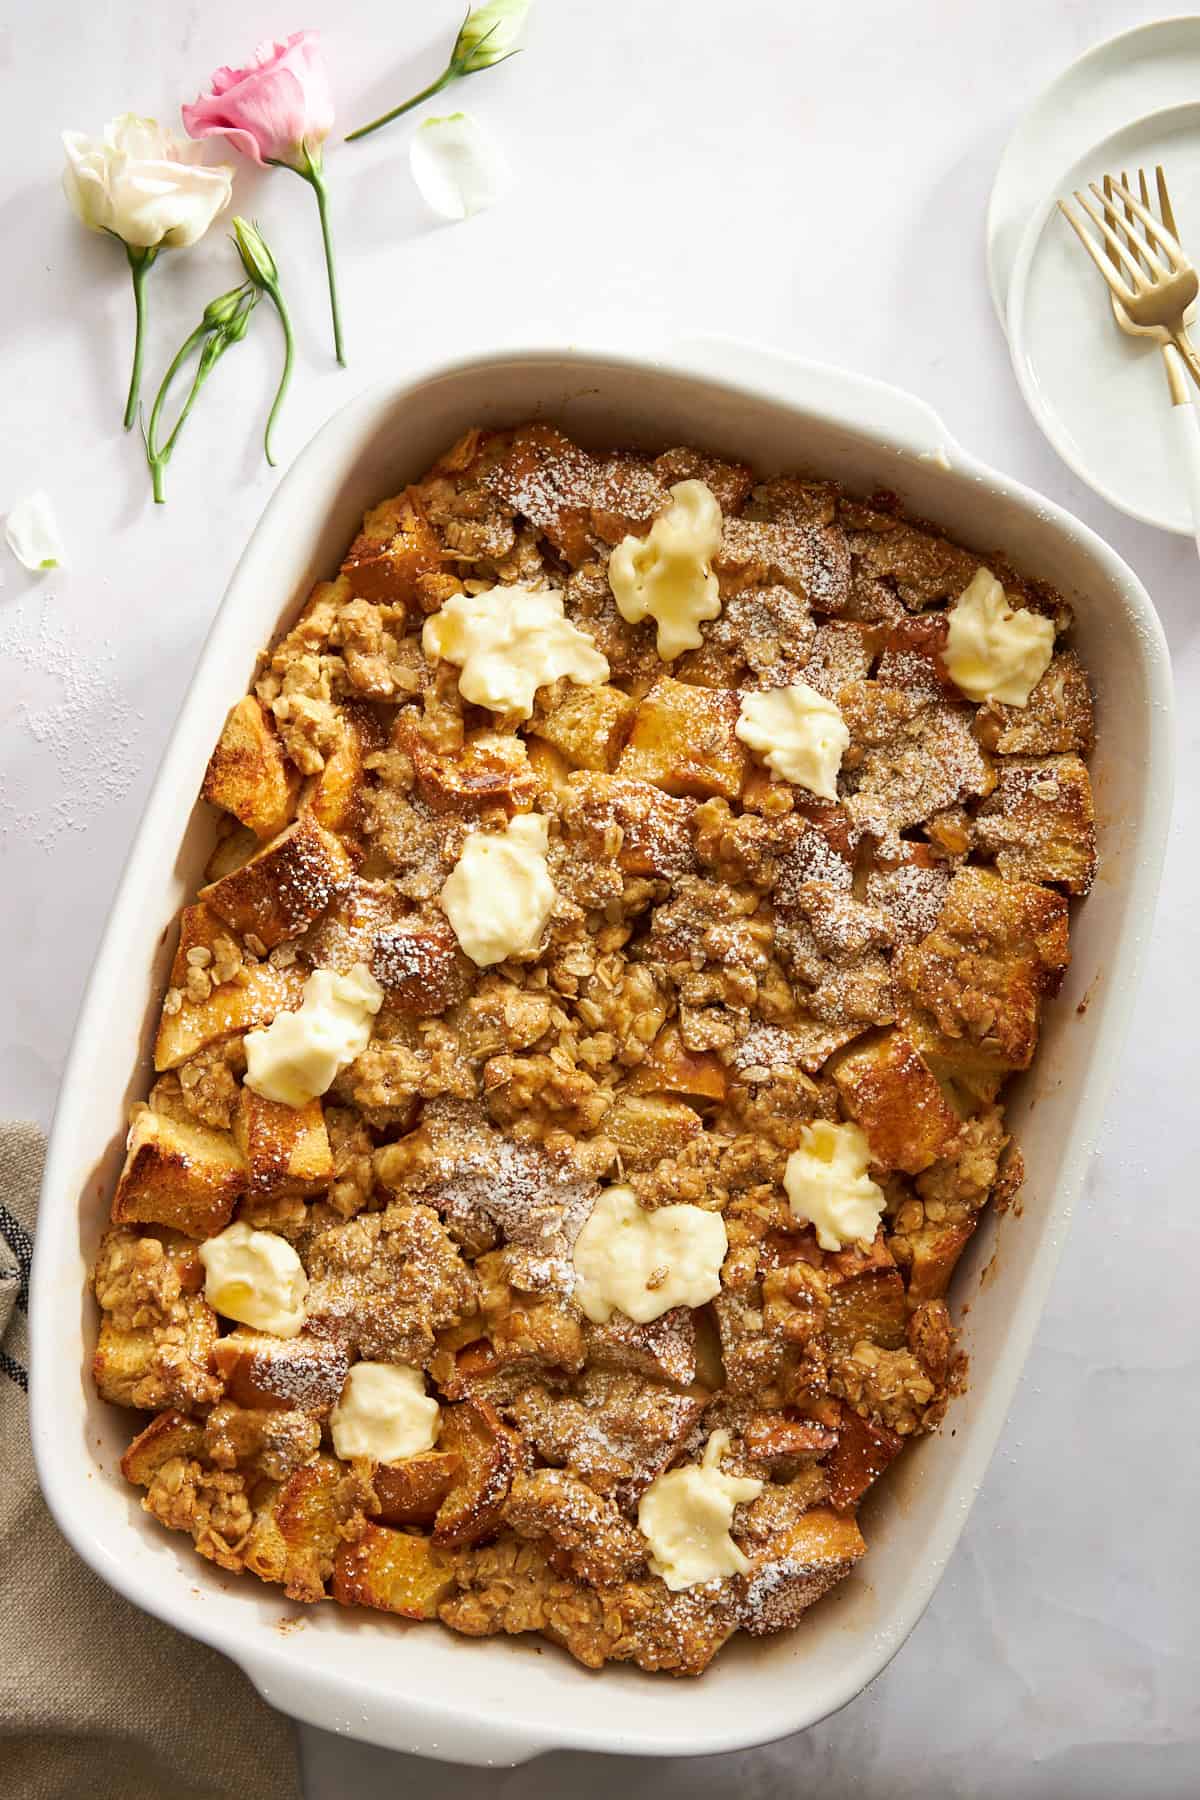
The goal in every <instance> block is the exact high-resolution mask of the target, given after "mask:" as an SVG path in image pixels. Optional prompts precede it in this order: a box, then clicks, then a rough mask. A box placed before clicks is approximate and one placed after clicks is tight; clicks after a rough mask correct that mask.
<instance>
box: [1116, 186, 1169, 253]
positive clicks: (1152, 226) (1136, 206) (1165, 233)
mask: <svg viewBox="0 0 1200 1800" xmlns="http://www.w3.org/2000/svg"><path fill="white" fill-rule="evenodd" d="M1113 187H1114V188H1115V189H1116V191H1117V193H1118V194H1119V196H1120V198H1121V199H1122V200H1124V202H1125V204H1126V207H1127V208H1129V209H1131V210H1132V212H1133V215H1134V217H1135V218H1137V219H1140V220H1141V222H1142V224H1143V225H1144V226H1145V227H1146V234H1147V236H1148V237H1149V238H1150V240H1151V242H1152V243H1155V244H1157V245H1158V247H1159V249H1160V250H1162V251H1163V253H1164V254H1165V255H1166V256H1167V257H1168V258H1169V260H1170V261H1171V263H1173V264H1174V268H1172V269H1168V270H1165V271H1164V273H1166V274H1175V273H1176V272H1177V270H1178V269H1179V268H1180V266H1181V265H1182V264H1183V263H1185V262H1186V261H1187V258H1186V257H1185V256H1184V254H1183V251H1182V250H1181V249H1180V247H1179V243H1178V240H1177V239H1176V238H1175V237H1174V236H1172V234H1171V232H1170V231H1169V230H1168V229H1167V227H1166V226H1165V225H1160V224H1159V222H1158V220H1157V219H1156V218H1155V216H1154V214H1153V213H1152V212H1151V211H1150V209H1149V207H1148V206H1143V205H1142V202H1141V201H1140V200H1135V199H1134V197H1133V195H1132V194H1131V193H1130V191H1129V189H1128V188H1127V187H1126V186H1125V184H1124V182H1122V181H1114V182H1113ZM1146 255H1147V256H1148V257H1150V256H1153V252H1152V251H1150V250H1147V252H1146Z"/></svg>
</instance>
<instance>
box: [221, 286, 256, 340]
mask: <svg viewBox="0 0 1200 1800" xmlns="http://www.w3.org/2000/svg"><path fill="white" fill-rule="evenodd" d="M257 305H258V295H257V294H255V296H254V298H253V299H252V300H247V302H246V304H245V305H244V306H243V307H242V308H241V310H240V311H239V312H237V313H235V314H234V316H233V318H232V319H230V321H229V323H228V325H226V327H225V341H226V343H227V344H240V343H241V341H242V339H243V338H244V337H245V335H246V331H247V329H248V327H249V324H250V314H251V313H252V312H253V311H254V308H255V307H256V306H257Z"/></svg>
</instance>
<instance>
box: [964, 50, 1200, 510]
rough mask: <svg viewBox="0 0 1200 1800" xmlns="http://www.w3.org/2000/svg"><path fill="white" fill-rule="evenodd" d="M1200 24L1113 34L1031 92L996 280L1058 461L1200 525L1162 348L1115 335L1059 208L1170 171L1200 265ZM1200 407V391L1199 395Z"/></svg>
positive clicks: (1181, 219)
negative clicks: (1082, 195)
mask: <svg viewBox="0 0 1200 1800" xmlns="http://www.w3.org/2000/svg"><path fill="white" fill-rule="evenodd" d="M1196 96H1200V17H1192V18H1179V19H1162V20H1159V21H1158V22H1157V23H1155V24H1151V25H1143V26H1139V27H1138V28H1137V29H1136V30H1135V31H1129V32H1125V33H1124V34H1123V35H1122V36H1120V37H1116V38H1111V39H1110V40H1109V41H1108V42H1107V43H1105V44H1100V45H1098V46H1097V48H1096V49H1094V50H1091V51H1089V52H1088V54H1087V55H1086V56H1083V57H1081V58H1080V59H1079V61H1078V62H1076V63H1073V64H1072V65H1071V67H1070V68H1069V69H1067V70H1066V71H1065V72H1064V73H1063V74H1062V75H1060V76H1059V78H1058V80H1057V81H1055V82H1054V83H1053V84H1052V85H1051V86H1050V87H1049V88H1047V89H1046V91H1045V93H1044V94H1042V95H1041V97H1040V98H1039V99H1038V100H1037V101H1035V103H1034V105H1033V106H1032V107H1031V108H1030V110H1029V111H1028V112H1027V113H1026V114H1025V116H1024V118H1023V119H1022V120H1021V122H1020V124H1019V125H1018V127H1017V130H1016V133H1015V135H1014V137H1013V138H1012V140H1011V142H1010V143H1009V145H1008V148H1007V149H1006V150H1005V152H1004V155H1003V157H1002V158H1001V162H1000V167H999V168H998V170H997V171H996V180H995V185H994V186H993V188H992V198H991V203H990V206H989V208H988V219H987V256H988V279H989V282H990V284H991V290H992V299H993V302H994V304H995V307H996V311H997V313H998V314H999V317H1000V323H1001V325H1002V326H1003V327H1004V329H1005V331H1006V332H1007V334H1008V340H1009V347H1010V350H1011V352H1012V359H1013V367H1014V369H1015V370H1016V375H1017V380H1018V381H1019V383H1020V385H1021V390H1022V392H1023V393H1024V395H1025V398H1026V400H1027V402H1028V404H1029V406H1030V408H1031V410H1032V412H1033V414H1034V416H1035V418H1036V419H1037V421H1038V423H1039V425H1040V426H1041V427H1042V430H1043V431H1044V432H1045V433H1046V436H1047V437H1048V438H1049V439H1050V442H1051V443H1052V444H1053V445H1054V447H1055V449H1056V450H1057V451H1058V453H1059V455H1060V456H1061V457H1062V458H1063V459H1064V461H1065V462H1067V463H1069V464H1070V466H1071V468H1073V469H1074V470H1075V472H1076V474H1077V475H1079V476H1080V477H1081V478H1082V479H1083V480H1084V481H1086V482H1088V484H1089V485H1090V486H1091V487H1093V488H1095V489H1096V490H1097V492H1098V493H1100V494H1102V495H1103V496H1104V498H1105V499H1106V500H1108V501H1110V502H1111V504H1112V505H1113V506H1116V507H1119V508H1120V510H1121V511H1122V512H1126V513H1129V514H1130V515H1131V516H1132V517H1134V518H1136V519H1141V520H1144V521H1145V522H1146V523H1147V524H1149V525H1157V526H1160V527H1161V528H1162V529H1163V530H1166V531H1176V532H1179V533H1181V534H1183V535H1184V536H1187V537H1190V536H1192V534H1193V532H1194V529H1195V528H1194V526H1193V523H1192V512H1191V505H1190V501H1189V497H1188V496H1189V488H1188V477H1187V472H1186V468H1185V467H1184V466H1183V464H1182V463H1181V462H1180V459H1179V454H1178V446H1177V442H1176V439H1175V437H1174V435H1173V432H1172V421H1171V417H1170V414H1171V406H1170V403H1169V400H1168V395H1167V386H1166V378H1165V375H1164V372H1163V365H1162V358H1161V356H1160V354H1159V351H1158V347H1157V345H1156V344H1155V343H1153V342H1152V341H1151V340H1149V339H1147V340H1144V341H1143V340H1141V339H1138V338H1132V337H1127V336H1126V335H1125V334H1124V333H1123V332H1121V331H1119V330H1118V329H1117V326H1116V324H1115V323H1114V320H1113V316H1112V313H1111V311H1110V308H1109V304H1108V296H1107V292H1106V290H1105V288H1104V284H1103V282H1102V281H1101V279H1100V276H1099V275H1098V274H1097V272H1096V270H1095V269H1094V268H1093V266H1092V264H1091V262H1090V261H1089V259H1088V258H1087V257H1086V256H1085V255H1084V253H1083V250H1082V248H1081V247H1080V245H1079V242H1078V240H1077V239H1076V237H1075V235H1074V233H1073V232H1072V231H1071V229H1070V227H1069V226H1068V225H1067V222H1066V220H1065V219H1064V218H1063V217H1062V215H1061V214H1060V213H1059V212H1058V210H1057V207H1056V205H1055V202H1056V201H1057V200H1059V199H1069V197H1070V195H1071V194H1072V192H1073V191H1074V190H1075V189H1076V188H1082V189H1084V190H1085V191H1086V189H1087V184H1088V182H1089V181H1095V182H1100V181H1101V180H1102V178H1103V176H1105V175H1118V176H1119V175H1120V174H1121V173H1122V171H1124V172H1125V173H1127V174H1128V175H1129V176H1130V177H1131V178H1132V179H1133V180H1134V183H1135V191H1136V171H1137V170H1138V169H1145V170H1146V172H1147V176H1148V178H1149V181H1150V186H1151V192H1153V189H1154V173H1153V172H1154V168H1155V166H1156V165H1157V164H1160V163H1161V164H1162V166H1163V168H1164V170H1165V171H1166V175H1167V179H1168V181H1169V183H1170V191H1171V200H1172V205H1173V208H1174V212H1175V219H1176V223H1177V224H1178V227H1179V237H1180V240H1181V242H1182V244H1183V247H1184V249H1185V250H1186V251H1187V252H1188V254H1189V255H1190V257H1191V259H1192V261H1193V262H1194V263H1196V265H1197V267H1198V268H1200V99H1198V98H1196ZM1197 400H1198V402H1200V395H1197Z"/></svg>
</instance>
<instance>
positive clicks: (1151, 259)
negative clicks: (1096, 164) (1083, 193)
mask: <svg viewBox="0 0 1200 1800" xmlns="http://www.w3.org/2000/svg"><path fill="white" fill-rule="evenodd" d="M1088 185H1089V186H1090V188H1091V190H1092V192H1093V194H1095V196H1096V198H1097V200H1099V201H1101V202H1103V204H1104V209H1105V212H1104V216H1105V218H1106V219H1107V218H1111V221H1112V223H1113V224H1114V225H1120V223H1121V221H1120V219H1119V218H1118V216H1117V208H1116V203H1115V201H1113V200H1111V199H1109V200H1105V199H1104V195H1103V194H1102V193H1101V192H1100V189H1099V188H1098V187H1097V186H1096V184H1095V182H1094V181H1093V182H1090V183H1089V184H1088ZM1112 185H1113V190H1114V191H1115V192H1116V193H1120V191H1121V183H1120V182H1119V181H1114V182H1113V184H1112ZM1125 192H1126V193H1127V194H1129V199H1128V200H1127V201H1126V203H1125V216H1126V218H1127V219H1129V220H1131V221H1132V222H1133V223H1132V224H1131V225H1128V226H1124V227H1122V229H1123V230H1125V231H1126V232H1131V233H1132V231H1133V228H1134V225H1136V219H1135V215H1134V214H1133V212H1132V210H1131V208H1132V207H1133V206H1136V205H1137V202H1136V201H1135V200H1134V198H1133V195H1132V194H1130V193H1129V189H1128V188H1126V189H1125ZM1148 216H1149V218H1150V219H1151V220H1152V221H1153V223H1154V226H1155V227H1156V228H1157V227H1158V221H1157V220H1156V219H1155V218H1154V214H1153V213H1150V214H1149V215H1148ZM1156 241H1157V229H1150V228H1149V227H1148V228H1147V229H1146V231H1145V234H1144V235H1143V234H1141V233H1137V248H1136V257H1137V259H1138V262H1139V266H1141V265H1144V266H1145V268H1146V269H1148V270H1149V273H1150V279H1151V281H1167V280H1169V279H1170V277H1171V276H1172V275H1173V274H1174V273H1175V270H1174V267H1173V266H1172V265H1170V264H1168V263H1164V262H1162V261H1160V259H1159V258H1158V257H1157V256H1156V255H1155V254H1154V250H1153V248H1152V246H1153V245H1154V244H1155V242H1156Z"/></svg>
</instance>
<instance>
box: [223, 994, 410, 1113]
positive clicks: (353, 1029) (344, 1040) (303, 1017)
mask: <svg viewBox="0 0 1200 1800" xmlns="http://www.w3.org/2000/svg"><path fill="white" fill-rule="evenodd" d="M382 1005H383V989H382V988H381V987H380V985H379V983H378V982H377V981H376V979H375V977H374V976H373V975H372V973H371V971H370V969H368V967H367V965H366V963H355V965H354V967H353V968H352V969H350V970H349V971H348V973H347V974H345V975H338V974H335V972H334V971H333V970H332V969H314V970H313V972H312V974H311V975H310V976H309V978H308V980H307V981H306V982H305V984H304V995H303V999H302V1000H301V1003H300V1005H299V1007H297V1008H296V1010H295V1011H294V1012H282V1013H276V1014H275V1017H274V1018H273V1019H272V1020H271V1023H270V1024H269V1025H266V1026H264V1027H263V1029H262V1030H261V1031H248V1032H247V1033H246V1038H245V1045H246V1086H247V1087H248V1088H253V1090H254V1092H255V1093H256V1094H261V1095H262V1097H263V1099H264V1100H277V1101H279V1102H280V1104H281V1105H283V1106H307V1105H308V1102H309V1101H310V1100H315V1099H316V1098H317V1096H318V1094H323V1093H325V1092H326V1090H327V1089H328V1088H329V1087H330V1086H331V1085H332V1083H333V1081H334V1079H335V1077H336V1076H337V1075H339V1074H340V1073H341V1071H342V1070H343V1069H346V1068H349V1066H350V1064H351V1063H352V1062H353V1061H354V1059H355V1058H356V1057H358V1056H361V1055H362V1053H363V1051H364V1050H365V1049H366V1047H367V1045H368V1044H369V1043H370V1041H371V1031H372V1026H373V1022H374V1016H375V1014H376V1013H377V1012H378V1011H379V1008H380V1007H381V1006H382Z"/></svg>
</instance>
